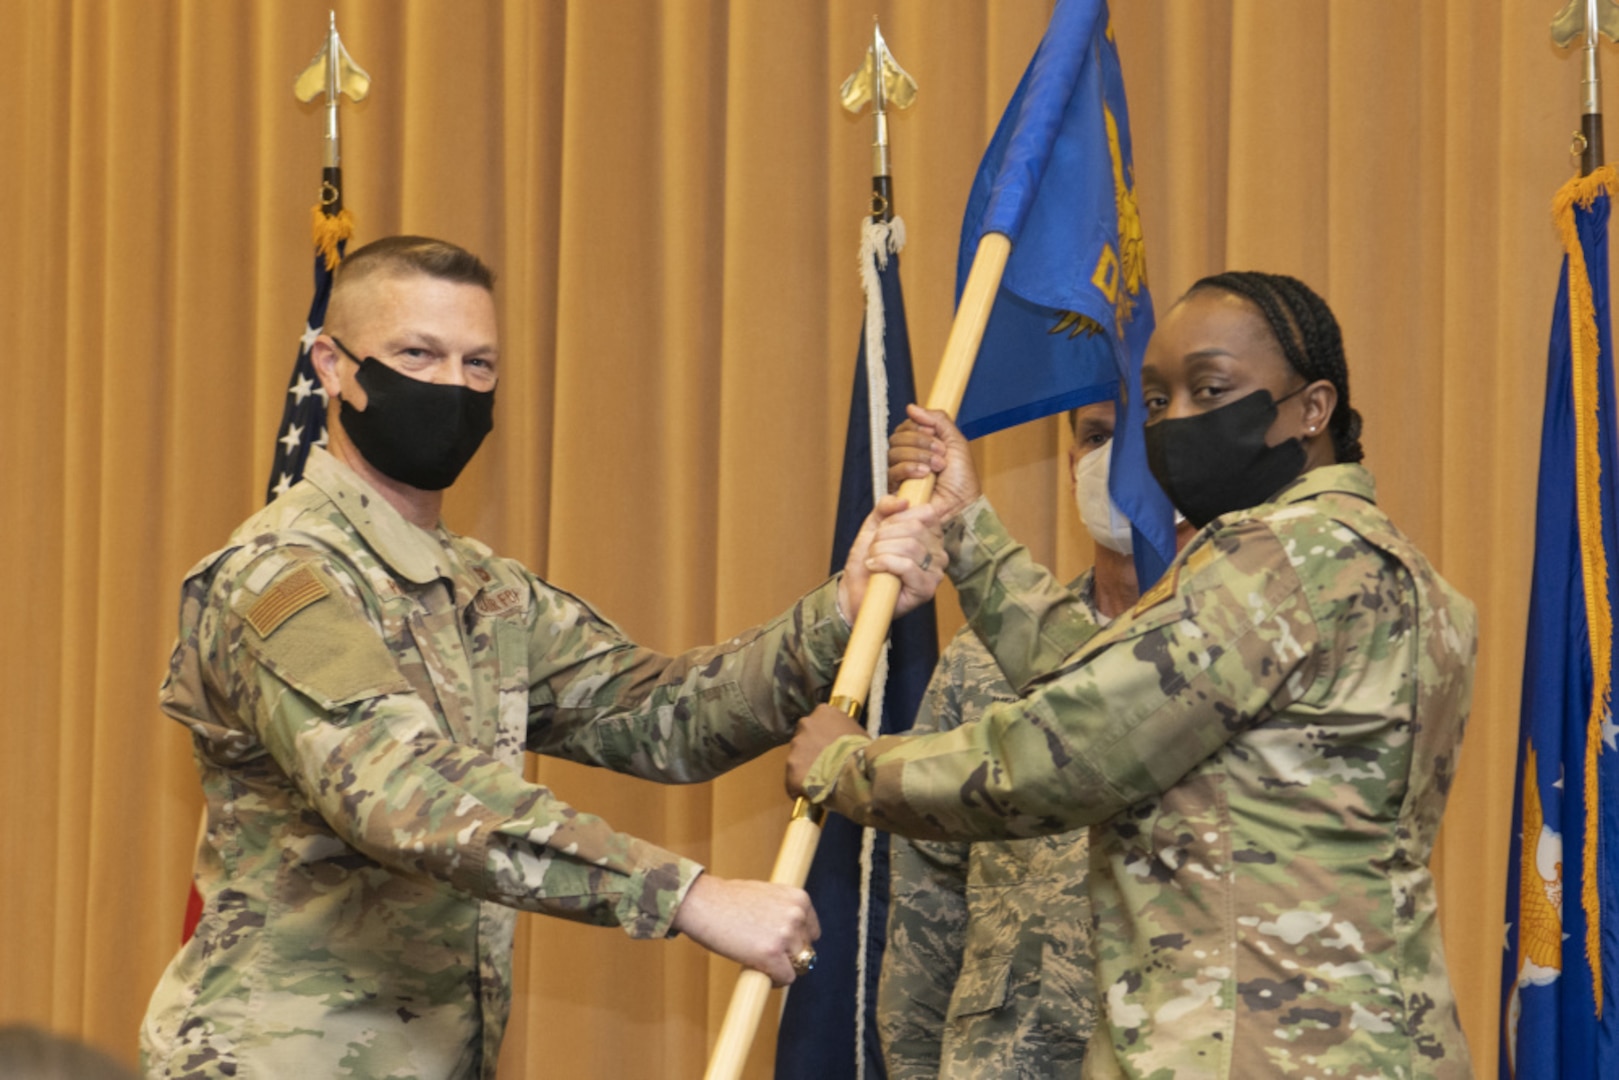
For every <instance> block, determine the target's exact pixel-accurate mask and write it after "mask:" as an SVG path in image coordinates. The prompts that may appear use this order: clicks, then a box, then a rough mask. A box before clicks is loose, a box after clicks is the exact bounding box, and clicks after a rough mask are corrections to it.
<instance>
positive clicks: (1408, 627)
mask: <svg viewBox="0 0 1619 1080" xmlns="http://www.w3.org/2000/svg"><path fill="white" fill-rule="evenodd" d="M1141 391H1142V400H1143V404H1144V405H1145V406H1146V412H1147V416H1148V427H1147V430H1146V441H1147V454H1148V461H1149V463H1150V464H1151V466H1152V470H1153V475H1154V477H1155V478H1157V479H1158V481H1159V483H1160V484H1161V485H1162V486H1163V488H1164V490H1165V492H1166V493H1167V494H1168V495H1169V497H1170V499H1171V501H1172V502H1174V504H1175V506H1176V508H1177V509H1179V510H1180V511H1181V512H1182V513H1184V514H1185V515H1186V517H1187V518H1188V519H1190V520H1191V522H1192V524H1193V525H1194V526H1196V527H1198V528H1199V529H1200V531H1199V532H1198V534H1197V535H1196V537H1194V538H1193V539H1192V541H1191V542H1190V543H1189V544H1188V545H1187V546H1186V547H1185V548H1184V549H1183V550H1182V551H1181V553H1180V555H1179V556H1178V557H1177V558H1176V560H1175V562H1174V563H1173V564H1172V565H1171V566H1170V569H1169V571H1168V572H1167V573H1166V574H1165V575H1164V577H1163V578H1162V579H1161V580H1159V581H1158V582H1156V583H1155V584H1153V585H1152V586H1150V587H1149V588H1148V589H1147V590H1146V591H1145V592H1144V593H1143V594H1142V596H1141V598H1140V600H1139V601H1138V602H1137V603H1136V605H1135V606H1134V607H1133V608H1132V609H1131V612H1130V613H1129V614H1128V615H1127V616H1125V617H1123V618H1121V619H1118V620H1116V621H1114V622H1113V623H1112V624H1111V625H1109V626H1108V627H1107V628H1106V629H1104V630H1102V631H1100V632H1098V633H1095V634H1092V633H1091V632H1090V629H1089V627H1088V626H1087V625H1086V622H1087V620H1085V619H1084V618H1083V614H1082V612H1080V611H1078V610H1077V609H1078V605H1077V604H1076V603H1075V601H1074V600H1073V599H1072V598H1071V597H1064V596H1063V595H1062V593H1061V591H1060V590H1059V589H1057V588H1055V587H1054V584H1053V582H1052V580H1051V576H1050V574H1048V573H1047V572H1046V571H1045V570H1043V569H1042V568H1040V567H1039V566H1037V565H1035V564H1034V563H1033V562H1032V561H1031V560H1030V559H1029V557H1028V555H1027V553H1026V552H1025V551H1024V550H1023V549H1022V548H1021V547H1019V546H1018V545H1017V544H1016V543H1014V542H1013V541H1012V540H1011V538H1010V537H1008V536H1007V534H1006V532H1005V531H1004V529H1002V527H1001V525H1000V522H999V521H998V520H997V518H996V517H995V514H994V512H993V511H992V510H991V509H990V508H989V506H988V504H987V503H985V502H984V501H983V500H982V498H981V497H979V496H978V490H977V478H976V475H975V474H974V471H973V466H972V461H971V455H970V453H968V450H967V447H966V443H965V441H964V440H963V439H962V438H961V436H960V433H959V432H958V431H956V430H955V428H954V426H953V425H951V424H950V422H949V420H948V418H947V417H945V416H944V415H943V414H940V413H932V414H930V413H927V412H925V411H922V410H915V409H913V411H912V414H911V415H912V419H913V421H915V422H916V423H917V424H918V425H919V426H920V427H921V428H922V429H923V430H922V431H921V433H919V434H918V435H917V437H916V438H915V439H912V437H911V436H910V435H907V434H905V433H901V434H900V435H896V438H895V440H894V442H893V444H892V445H893V446H894V447H895V449H894V450H891V453H890V466H891V469H890V475H893V474H894V471H895V468H896V466H895V461H896V458H903V457H905V455H911V457H910V460H909V461H908V462H902V464H901V465H900V466H898V468H899V469H900V471H901V472H902V473H903V472H904V470H907V469H908V470H910V473H909V475H917V474H919V473H922V472H927V471H935V472H939V474H940V477H939V480H938V483H937V485H936V487H935V489H934V496H933V499H934V503H935V505H936V506H937V508H938V509H939V510H940V512H941V515H943V517H944V518H945V520H946V521H947V525H946V528H945V531H946V535H947V545H946V546H947V550H948V551H949V553H950V556H951V559H950V574H951V577H952V579H953V580H954V581H955V582H956V585H957V588H958V590H959V591H960V593H961V597H962V606H963V609H964V610H965V611H966V613H967V616H968V619H969V621H970V623H971V625H972V626H973V628H974V630H976V631H977V633H978V634H979V636H980V637H981V638H982V639H983V640H984V641H985V643H986V644H988V645H989V646H990V648H991V650H992V652H993V654H994V656H995V659H996V662H997V663H998V664H999V665H1000V667H1001V669H1002V671H1003V672H1004V673H1005V674H1006V677H1007V681H1008V682H1009V683H1010V684H1011V685H1012V686H1014V687H1016V688H1018V691H1019V693H1020V695H1021V696H1020V698H1019V699H1018V700H1017V701H1015V702H1008V703H1006V704H1001V705H995V706H992V707H990V708H989V709H988V710H987V711H986V712H985V713H984V714H983V716H982V717H981V718H980V719H979V720H978V721H976V722H974V723H971V724H964V725H962V726H961V727H958V728H956V729H955V730H953V731H949V732H943V733H939V734H935V735H924V736H918V737H913V738H905V737H903V736H887V737H884V738H880V739H877V740H876V741H871V740H869V739H867V738H866V737H865V736H864V733H863V732H861V731H859V729H858V728H854V729H853V730H852V731H851V726H850V724H849V722H848V719H847V718H846V717H844V716H842V715H841V714H839V713H838V711H837V710H834V709H817V710H816V712H815V713H813V714H811V715H810V716H809V717H807V718H806V719H805V720H803V721H801V722H800V725H799V732H798V735H797V736H796V737H795V739H794V745H793V747H792V749H791V750H790V751H789V754H788V788H789V790H790V791H794V792H798V791H802V792H803V793H805V794H807V795H808V796H809V797H810V798H811V799H813V800H814V801H816V802H819V803H822V804H824V805H826V806H829V807H831V808H833V809H836V810H838V811H839V812H841V813H844V814H847V815H848V816H850V817H852V818H854V819H855V820H857V821H860V822H864V823H866V824H869V825H873V826H876V827H878V828H885V829H892V830H894V831H898V832H903V833H906V834H909V835H913V836H923V837H951V838H956V839H961V838H985V837H1006V836H1035V835H1045V834H1048V833H1054V832H1060V831H1062V830H1064V829H1071V828H1073V827H1075V826H1076V825H1085V824H1089V825H1092V826H1093V828H1092V830H1091V874H1090V898H1091V906H1092V911H1093V917H1094V933H1093V940H1092V948H1093V953H1094V958H1095V969H1096V977H1097V988H1098V994H1099V997H1100V1006H1101V1010H1102V1017H1101V1020H1100V1022H1099V1024H1098V1028H1097V1031H1096V1034H1095V1036H1094V1037H1093V1038H1092V1040H1091V1042H1090V1045H1089V1048H1088V1052H1087V1054H1086V1058H1085V1065H1084V1075H1085V1076H1086V1077H1088V1078H1091V1080H1096V1078H1102V1077H1118V1076H1129V1077H1135V1078H1149V1077H1150V1078H1153V1080H1160V1078H1167V1077H1203V1076H1212V1077H1220V1078H1228V1077H1240V1078H1246V1077H1252V1076H1295V1077H1308V1076H1315V1077H1328V1076H1341V1077H1342V1076H1349V1077H1372V1076H1376V1077H1407V1078H1416V1077H1435V1078H1446V1080H1449V1078H1453V1077H1454V1078H1458V1080H1460V1078H1464V1077H1468V1076H1470V1075H1471V1071H1470V1068H1469V1059H1468V1052H1467V1045H1466V1040H1465V1039H1464V1038H1463V1036H1462V1032H1461V1028H1460V1025H1459V1023H1458V1020H1457V1015H1456V1005H1455V999H1454V996H1453V994H1452V992H1451V988H1450V980H1449V976H1448V974H1447V971H1446V965H1445V957H1444V948H1443V943H1442V940H1441V937H1440V933H1439V925H1438V920H1437V915H1436V901H1435V897H1434V889H1433V881H1432V878H1431V876H1430V874H1429V872H1428V860H1429V857H1430V856H1431V854H1432V851H1433V843H1434V838H1435V834H1436V833H1437V832H1438V829H1439V821H1440V815H1441V812H1442V810H1443V808H1444V802H1445V796H1446V794H1447V793H1448V792H1449V789H1450V786H1451V784H1452V782H1453V780H1454V777H1455V774H1456V763H1457V753H1458V750H1459V747H1460V743H1461V736H1462V729H1463V727H1464V725H1465V723H1466V718H1467V711H1468V706H1469V704H1470V698H1471V693H1472V674H1473V661H1474V656H1475V652H1476V648H1477V640H1478V638H1477V626H1476V620H1475V615H1474V610H1473V606H1472V604H1470V603H1469V602H1468V601H1467V600H1466V599H1465V598H1464V597H1462V596H1461V595H1459V594H1458V593H1457V592H1456V591H1455V590H1454V589H1452V588H1451V587H1450V585H1449V584H1447V583H1446V582H1445V581H1444V579H1443V578H1441V577H1440V576H1439V574H1438V573H1437V572H1436V571H1435V570H1434V568H1433V566H1432V565H1431V564H1430V563H1429V562H1428V560H1427V559H1426V558H1425V557H1424V556H1423V555H1422V553H1421V552H1420V551H1418V550H1417V549H1416V547H1415V546H1414V545H1413V544H1412V543H1411V541H1410V540H1408V539H1407V538H1406V537H1405V536H1404V535H1403V534H1401V533H1400V532H1399V530H1398V529H1396V528H1395V526H1394V525H1393V523H1392V522H1390V521H1389V519H1388V518H1387V517H1386V516H1385V515H1384V514H1383V512H1382V511H1381V510H1379V509H1378V507H1377V505H1376V501H1375V493H1374V486H1373V482H1372V477H1371V474H1370V473H1368V472H1367V471H1366V470H1365V469H1364V468H1363V467H1361V466H1360V465H1359V464H1358V462H1359V461H1360V460H1361V459H1362V457H1363V453H1364V451H1363V450H1362V448H1361V446H1360V428H1361V421H1360V416H1359V414H1358V413H1357V412H1355V410H1354V409H1353V408H1351V407H1350V405H1349V382H1348V369H1347V364H1346V362H1345V358H1344V354H1343V342H1342V335H1341V333H1340V331H1339V328H1338V324H1337V320H1336V318H1335V317H1334V316H1333V315H1332V312H1331V310H1330V308H1328V307H1327V305H1326V302H1325V301H1324V300H1322V299H1321V297H1320V296H1318V295H1317V294H1316V293H1315V292H1314V291H1313V290H1311V289H1310V288H1309V287H1308V286H1306V285H1305V284H1304V283H1303V282H1301V281H1298V280H1297V279H1295V278H1291V277H1287V276H1285V275H1277V274H1264V273H1257V272H1249V271H1234V272H1226V273H1223V274H1217V275H1213V276H1211V277H1209V278H1205V279H1202V280H1201V281H1199V282H1197V283H1196V284H1195V285H1194V286H1193V287H1192V289H1191V290H1189V291H1188V293H1187V294H1186V295H1185V296H1184V297H1182V298H1181V300H1180V301H1178V302H1177V303H1176V304H1175V306H1174V307H1173V308H1171V309H1170V311H1169V312H1168V313H1167V315H1166V316H1165V318H1164V319H1163V320H1162V321H1161V322H1159V324H1158V327H1157V329H1156V331H1155V332H1154V334H1153V338H1152V341H1151V342H1150V343H1149V345H1148V348H1147V355H1146V358H1145V360H1144V363H1143V365H1142V380H1141ZM1284 404H1285V405H1286V408H1285V410H1284V409H1283V408H1282V406H1283V405H1284Z"/></svg>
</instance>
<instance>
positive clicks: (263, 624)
mask: <svg viewBox="0 0 1619 1080" xmlns="http://www.w3.org/2000/svg"><path fill="white" fill-rule="evenodd" d="M331 594H332V591H331V590H330V589H328V588H327V587H326V583H325V582H324V581H322V580H321V579H320V578H319V577H317V576H316V574H315V572H314V571H313V570H311V569H310V568H309V567H307V566H302V567H299V568H298V569H297V570H294V571H293V572H292V573H290V574H288V575H287V576H286V577H284V578H282V579H281V580H280V581H278V582H276V583H275V584H274V585H272V586H270V590H269V591H268V592H266V593H265V594H264V595H263V596H261V597H259V598H258V600H257V601H256V602H255V603H254V604H253V606H252V608H250V609H249V610H248V613H247V622H248V625H249V626H251V627H253V629H254V630H256V631H258V635H259V637H261V638H267V637H269V636H270V635H271V634H273V633H275V631H276V628H277V627H279V626H280V625H281V624H282V623H284V622H286V621H287V620H288V619H290V618H292V617H293V616H294V615H296V614H298V612H300V611H302V610H303V609H304V608H306V607H308V606H309V605H310V604H313V603H314V602H315V601H316V600H319V599H321V598H322V597H325V596H330V595H331Z"/></svg>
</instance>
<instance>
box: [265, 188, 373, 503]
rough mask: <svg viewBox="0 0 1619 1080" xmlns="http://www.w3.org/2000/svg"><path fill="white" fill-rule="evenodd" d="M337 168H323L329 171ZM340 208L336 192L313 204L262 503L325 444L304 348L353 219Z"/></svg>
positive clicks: (322, 399)
mask: <svg viewBox="0 0 1619 1080" xmlns="http://www.w3.org/2000/svg"><path fill="white" fill-rule="evenodd" d="M336 171H337V170H335V169H329V170H327V172H328V174H331V173H335V172H336ZM326 183H327V186H324V187H323V188H322V191H323V192H328V193H330V192H336V191H338V190H340V189H338V188H337V187H336V185H335V184H333V183H332V177H331V176H330V175H329V176H328V179H327V182H326ZM323 199H324V196H323ZM334 206H335V207H338V209H337V210H336V212H335V213H334V212H329V211H330V210H331V208H332V207H334ZM341 207H342V199H341V196H336V197H335V198H334V199H333V201H332V202H330V203H326V202H323V204H322V205H320V206H317V207H316V208H315V212H314V213H315V295H314V297H313V298H311V299H310V301H309V318H308V319H307V320H306V321H305V323H304V332H303V334H302V335H301V336H300V337H299V339H298V361H297V363H295V364H293V366H292V379H291V381H289V382H288V384H287V398H286V401H285V402H284V403H283V405H282V408H281V427H280V429H279V431H278V433H277V435H276V442H275V463H274V464H273V465H272V466H271V467H270V479H269V483H268V484H267V485H266V489H265V493H264V501H265V502H272V501H274V499H275V497H276V496H277V495H280V494H281V493H283V492H284V491H286V490H287V489H288V488H290V487H292V485H293V484H296V483H297V482H298V481H299V479H301V478H302V477H303V475H304V463H305V462H306V461H308V460H309V448H310V447H312V446H325V445H326V391H324V390H322V389H321V388H320V380H319V379H318V378H316V377H315V365H314V363H313V362H312V361H311V360H310V358H309V351H310V350H311V349H312V348H314V346H315V338H316V337H318V336H319V335H320V332H321V328H322V327H323V326H324V325H325V323H326V303H327V301H329V300H330V299H331V297H332V271H333V270H334V269H336V267H337V264H338V262H339V261H340V260H341V259H342V258H343V252H344V250H345V249H346V248H347V246H348V238H349V237H350V236H351V235H353V232H354V220H353V218H352V217H351V216H350V215H349V212H348V211H347V210H343V209H341Z"/></svg>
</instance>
